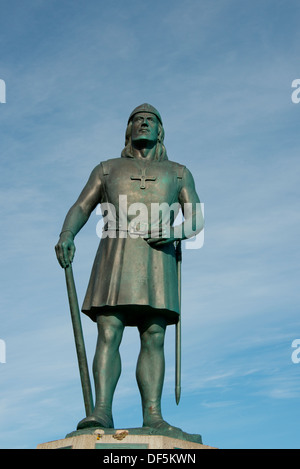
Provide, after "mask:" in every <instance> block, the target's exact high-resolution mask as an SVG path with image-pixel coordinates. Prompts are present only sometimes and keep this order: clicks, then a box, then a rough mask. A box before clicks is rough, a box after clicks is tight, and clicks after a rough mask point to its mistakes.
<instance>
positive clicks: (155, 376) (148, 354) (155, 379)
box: [136, 317, 202, 443]
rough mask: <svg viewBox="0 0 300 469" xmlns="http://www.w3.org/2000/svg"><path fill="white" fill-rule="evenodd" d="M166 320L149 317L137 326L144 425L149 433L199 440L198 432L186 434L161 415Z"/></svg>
mask: <svg viewBox="0 0 300 469" xmlns="http://www.w3.org/2000/svg"><path fill="white" fill-rule="evenodd" d="M165 330H166V321H165V320H164V319H163V318H161V317H159V318H152V319H149V320H147V321H145V322H144V323H143V325H142V326H140V327H139V331H140V337H141V351H140V355H139V358H138V363H137V370H136V376H137V382H138V386H139V389H140V393H141V398H142V407H143V426H144V427H150V428H151V433H153V434H159V435H165V436H168V437H171V438H179V439H182V440H187V441H194V442H196V443H202V438H201V436H200V435H191V434H188V433H185V432H184V431H182V430H181V429H180V428H177V427H173V426H172V425H170V424H169V423H168V422H166V421H165V420H164V419H163V417H162V414H161V395H162V389H163V381H164V374H165V358H164V338H165Z"/></svg>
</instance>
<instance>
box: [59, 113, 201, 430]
mask: <svg viewBox="0 0 300 469" xmlns="http://www.w3.org/2000/svg"><path fill="white" fill-rule="evenodd" d="M163 142H164V129H163V124H162V119H161V116H160V114H159V112H158V111H157V109H155V108H154V107H153V106H151V105H149V104H142V105H140V106H138V107H137V108H135V109H134V110H133V112H132V113H131V114H130V117H129V120H128V124H127V129H126V137H125V148H124V149H123V151H122V153H121V158H120V157H119V158H114V159H109V160H106V161H103V162H101V163H100V164H98V165H97V166H96V167H95V168H94V170H93V171H92V173H91V175H90V177H89V180H88V181H87V183H86V185H85V187H84V188H83V190H82V192H81V194H80V195H79V197H78V199H77V201H76V202H75V204H74V205H73V206H72V207H71V208H70V210H69V211H68V213H67V216H66V218H65V221H64V223H63V226H62V230H61V234H60V237H59V241H58V243H57V245H56V246H55V249H56V255H57V258H58V261H59V263H60V265H61V266H62V267H63V268H64V269H67V268H68V267H69V266H70V265H71V263H72V261H73V257H74V253H75V246H74V238H75V236H76V235H77V233H78V232H79V231H80V230H81V228H82V227H83V226H84V225H85V223H86V222H87V220H88V219H89V216H90V214H91V213H92V211H93V210H94V209H95V208H96V206H97V205H98V204H101V207H102V211H103V216H104V220H105V224H104V228H103V235H102V238H101V241H100V244H99V248H98V251H97V254H96V257H95V261H94V264H93V267H92V272H91V276H90V280H89V283H88V288H87V291H86V295H85V298H84V301H83V306H82V312H83V313H85V314H86V315H88V316H89V317H90V318H91V319H92V320H93V321H95V323H97V327H98V339H97V345H96V351H95V356H94V361H93V376H94V382H95V406H94V409H93V410H92V411H91V410H90V411H89V413H88V415H87V416H86V417H85V418H84V419H83V420H81V421H80V422H79V424H78V427H77V428H78V429H85V428H93V427H103V428H113V427H114V423H113V416H112V402H113V395H114V391H115V388H116V385H117V382H118V379H119V377H120V373H121V358H120V353H119V346H120V343H121V340H122V335H123V331H124V328H125V327H126V326H136V327H137V328H138V330H139V334H140V342H141V349H140V354H139V357H138V361H137V369H136V378H137V383H138V386H139V390H140V394H141V401H142V412H143V427H148V428H150V429H152V430H153V429H154V430H155V431H158V432H160V433H161V434H167V435H168V436H173V437H177V438H183V439H187V434H186V433H185V432H183V431H182V430H181V429H179V428H177V427H173V426H172V425H170V424H168V423H167V422H166V421H165V420H164V419H163V417H162V412H161V396H162V389H163V381H164V372H165V360H164V337H165V331H166V327H167V325H171V324H175V325H176V324H178V323H179V318H180V294H179V292H178V279H179V277H178V259H177V256H176V246H177V247H178V243H179V245H180V242H181V241H182V240H183V239H187V238H189V237H191V236H194V235H195V234H197V233H199V232H200V231H201V229H202V228H203V218H202V214H201V208H200V201H199V197H198V195H197V192H196V190H195V184H194V179H193V177H192V174H191V173H190V171H189V170H188V169H187V168H186V166H185V165H182V164H179V163H176V162H173V161H170V160H169V159H168V157H167V152H166V149H165V146H164V143H163ZM157 207H158V208H159V210H158V211H157V210H154V209H157ZM170 207H172V210H170ZM108 208H113V210H112V213H113V216H112V215H111V214H110V217H108V218H105V215H107V212H108ZM180 208H181V209H182V212H183V215H184V220H183V222H182V224H181V225H179V226H177V227H175V226H174V220H175V218H176V216H177V213H178V211H179V209H180ZM137 212H138V213H139V216H137ZM141 212H143V216H141ZM189 439H191V438H189Z"/></svg>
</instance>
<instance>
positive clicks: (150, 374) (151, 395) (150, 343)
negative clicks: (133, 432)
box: [136, 317, 166, 427]
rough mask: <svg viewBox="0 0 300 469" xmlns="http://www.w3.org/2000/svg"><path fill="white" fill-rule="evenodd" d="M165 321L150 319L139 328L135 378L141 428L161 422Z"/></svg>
mask: <svg viewBox="0 0 300 469" xmlns="http://www.w3.org/2000/svg"><path fill="white" fill-rule="evenodd" d="M165 330H166V321H165V320H164V319H163V318H160V317H159V318H151V319H148V320H146V321H145V322H144V323H143V324H142V325H141V326H139V332H140V337H141V350H140V354H139V358H138V362H137V369H136V377H137V382H138V386H139V390H140V393H141V398H142V407H143V426H150V427H151V426H153V425H155V424H157V423H158V422H161V421H162V415H161V395H162V389H163V381H164V375H165V357H164V338H165Z"/></svg>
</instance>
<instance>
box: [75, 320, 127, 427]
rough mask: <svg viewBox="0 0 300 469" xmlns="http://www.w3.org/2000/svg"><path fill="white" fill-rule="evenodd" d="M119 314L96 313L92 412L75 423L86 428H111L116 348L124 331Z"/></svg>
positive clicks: (117, 369)
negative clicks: (96, 332) (96, 327)
mask: <svg viewBox="0 0 300 469" xmlns="http://www.w3.org/2000/svg"><path fill="white" fill-rule="evenodd" d="M124 324H125V322H124V320H123V317H122V316H121V315H118V314H115V315H111V316H108V315H98V317H97V325H98V340H97V346H96V352H95V357H94V361H93V374H94V381H95V394H96V403H95V408H94V411H93V414H92V415H91V416H88V417H87V418H85V419H83V420H82V421H81V422H79V424H78V427H77V428H78V429H81V428H86V427H93V426H97V427H104V428H113V426H114V424H113V418H112V401H113V395H114V392H115V389H116V385H117V382H118V380H119V377H120V374H121V359H120V353H119V347H120V343H121V340H122V336H123V331H124Z"/></svg>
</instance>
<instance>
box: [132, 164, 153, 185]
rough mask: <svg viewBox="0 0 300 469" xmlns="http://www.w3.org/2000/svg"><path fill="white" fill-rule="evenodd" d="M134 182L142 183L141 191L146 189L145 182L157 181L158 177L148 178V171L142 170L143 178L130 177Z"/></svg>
mask: <svg viewBox="0 0 300 469" xmlns="http://www.w3.org/2000/svg"><path fill="white" fill-rule="evenodd" d="M130 179H131V180H132V181H141V185H140V189H146V186H145V182H146V181H156V177H154V176H146V169H145V168H144V169H142V174H141V176H130Z"/></svg>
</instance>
